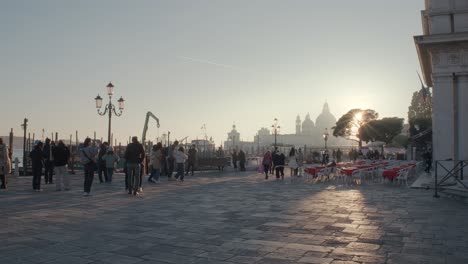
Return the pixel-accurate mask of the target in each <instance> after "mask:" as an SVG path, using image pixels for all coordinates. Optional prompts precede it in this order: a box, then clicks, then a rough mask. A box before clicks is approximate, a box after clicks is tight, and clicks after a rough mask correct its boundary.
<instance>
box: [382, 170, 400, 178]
mask: <svg viewBox="0 0 468 264" xmlns="http://www.w3.org/2000/svg"><path fill="white" fill-rule="evenodd" d="M400 169H401V168H393V169H390V170H385V171H383V173H382V176H383V177H384V178H386V179H388V180H390V181H393V180H394V179H395V178H396V177H397V176H398V172H399V171H400Z"/></svg>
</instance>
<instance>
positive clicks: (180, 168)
mask: <svg viewBox="0 0 468 264" xmlns="http://www.w3.org/2000/svg"><path fill="white" fill-rule="evenodd" d="M173 155H174V158H175V162H176V164H177V174H176V175H175V178H176V179H177V180H179V176H180V181H184V163H185V161H186V160H187V158H188V156H187V155H186V154H185V153H184V148H183V147H180V148H179V150H177V151H176V152H175V153H174V154H173Z"/></svg>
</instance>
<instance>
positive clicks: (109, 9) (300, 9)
mask: <svg viewBox="0 0 468 264" xmlns="http://www.w3.org/2000/svg"><path fill="white" fill-rule="evenodd" d="M422 9H424V1H423V0H411V1H408V0H392V1H388V0H356V1H349V0H327V1H319V0H288V1H278V0H236V1H227V0H199V1H195V0H190V1H189V0H185V1H182V0H167V1H157V0H151V1H150V0H140V1H121V0H112V1H109V0H100V1H94V0H81V1H71V0H55V1H51V0H41V1H34V0H29V1H24V0H0V35H1V36H2V37H1V41H0V94H1V96H0V98H1V104H0V112H1V113H3V116H2V118H1V120H2V121H1V122H0V135H7V134H8V133H9V131H10V128H13V129H14V132H15V134H16V135H20V134H22V130H21V127H20V124H21V123H22V120H23V119H24V118H25V117H27V118H28V119H29V127H30V130H29V131H30V132H31V133H35V134H36V138H40V137H41V134H42V129H44V130H45V133H46V135H50V133H51V132H58V133H59V137H61V138H69V136H70V134H74V133H75V131H76V130H78V134H79V139H80V141H82V140H83V139H84V137H85V136H91V137H92V136H93V133H94V131H96V133H97V137H98V138H100V137H104V138H106V137H107V117H103V116H99V115H98V114H97V113H96V108H95V102H94V98H95V97H96V96H97V95H98V94H100V95H101V96H102V97H104V98H106V96H105V95H106V87H105V86H106V85H107V83H108V82H109V81H112V83H113V84H114V85H115V95H114V98H113V101H114V102H115V101H116V100H117V99H118V98H120V96H122V97H123V98H124V99H125V100H126V105H125V109H124V111H123V114H122V116H121V117H114V118H113V119H112V123H113V127H112V131H113V132H114V138H116V139H117V140H118V141H120V142H122V143H126V142H127V140H128V137H129V136H131V135H137V136H139V137H141V134H142V130H143V124H144V119H145V115H146V113H147V112H148V111H151V112H152V113H154V114H155V115H156V116H157V117H158V118H159V120H160V124H161V126H160V128H159V129H157V128H156V126H155V122H154V121H153V120H151V121H150V124H149V130H148V135H147V139H149V140H156V139H157V137H161V136H162V134H163V133H167V131H171V140H172V139H181V138H184V137H186V136H188V139H189V140H192V139H197V138H199V139H201V138H203V137H204V135H205V132H204V130H203V129H201V128H202V126H203V124H206V133H207V135H208V137H213V139H214V140H215V143H216V144H220V143H221V141H224V140H226V139H227V133H228V132H229V131H230V130H231V128H232V125H233V124H234V123H235V124H236V126H237V130H238V131H239V132H240V133H241V139H242V140H248V141H252V140H253V137H254V135H255V134H256V133H257V131H258V130H259V129H260V128H261V127H271V125H272V123H273V119H274V118H278V120H279V125H280V126H281V131H280V133H294V131H295V119H296V116H297V115H298V114H299V115H300V116H301V119H302V120H303V119H304V117H305V115H306V114H307V113H310V115H311V117H312V119H313V121H314V122H315V118H316V117H317V116H318V115H319V114H320V112H321V110H322V107H323V104H324V103H325V102H328V104H329V106H330V109H331V112H332V113H333V114H334V115H335V117H336V118H337V119H338V118H339V117H340V116H341V115H343V114H344V113H346V112H347V111H348V110H350V109H353V108H363V109H367V108H370V109H374V110H376V111H377V112H378V113H379V115H380V117H393V116H398V117H406V116H407V111H408V106H409V104H410V102H411V96H412V93H413V92H414V91H416V90H418V89H419V88H420V84H419V80H418V77H417V74H416V72H417V71H419V69H420V67H419V62H418V57H417V53H416V49H415V45H414V41H413V36H414V35H421V34H422V28H421V16H420V12H421V10H422ZM107 101H108V99H106V100H105V101H104V103H107Z"/></svg>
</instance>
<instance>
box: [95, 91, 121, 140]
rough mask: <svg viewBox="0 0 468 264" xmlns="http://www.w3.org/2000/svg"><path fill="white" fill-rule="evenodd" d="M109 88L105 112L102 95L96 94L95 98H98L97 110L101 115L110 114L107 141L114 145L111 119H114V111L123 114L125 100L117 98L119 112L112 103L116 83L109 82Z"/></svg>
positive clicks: (115, 113) (118, 114) (117, 114)
mask: <svg viewBox="0 0 468 264" xmlns="http://www.w3.org/2000/svg"><path fill="white" fill-rule="evenodd" d="M106 88H107V95H108V96H109V103H108V104H107V105H106V106H105V110H104V112H101V107H102V97H101V96H99V94H98V96H96V98H94V100H96V108H97V112H98V114H99V115H101V116H104V115H105V114H106V113H108V112H109V113H108V115H109V126H108V131H107V142H109V144H110V145H112V142H111V120H112V113H114V115H116V116H121V115H122V110H123V109H124V103H125V100H124V99H123V98H122V97H120V99H119V100H117V102H118V103H119V104H118V108H119V112H118V113H117V111H116V107H115V105H113V104H112V95H114V85H113V84H112V83H110V82H109V84H108V85H107V86H106Z"/></svg>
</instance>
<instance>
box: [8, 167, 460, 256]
mask: <svg viewBox="0 0 468 264" xmlns="http://www.w3.org/2000/svg"><path fill="white" fill-rule="evenodd" d="M115 179H116V181H115V182H114V183H112V184H99V183H96V182H95V184H94V186H93V194H94V195H93V196H91V197H82V196H81V193H82V176H81V175H75V176H73V189H72V190H71V191H68V192H56V191H55V186H54V185H43V188H44V191H43V192H41V193H35V192H32V190H30V189H31V179H30V178H23V177H20V178H12V179H10V186H9V189H8V190H7V191H1V192H0V201H1V203H0V222H1V223H3V224H2V225H0V241H1V246H0V263H5V264H10V263H28V264H29V263H65V264H81V263H93V264H98V263H116V264H117V263H121V264H133V263H139V264H144V263H156V264H158V263H181V264H189V263H201V264H211V263H219V264H229V263H258V264H260V263H265V264H275V263H336V264H337V263H468V205H467V204H466V203H463V202H461V201H457V200H451V199H449V198H440V199H434V198H432V192H431V191H425V190H413V189H408V188H406V187H399V186H392V185H381V184H368V185H361V186H342V185H336V184H334V183H326V184H310V183H304V182H301V181H296V182H293V183H291V182H290V181H286V182H284V183H277V182H275V181H274V180H270V181H265V180H264V179H263V176H262V175H260V174H255V173H253V172H225V173H222V174H221V173H218V172H209V173H199V174H196V176H195V177H191V176H188V177H187V178H186V181H185V182H183V183H178V182H167V181H165V180H164V181H162V182H161V184H159V185H154V184H147V183H146V181H145V185H144V194H143V196H142V197H132V196H129V195H127V194H125V192H124V188H123V176H122V175H120V174H117V175H115ZM5 223H6V224H5Z"/></svg>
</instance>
